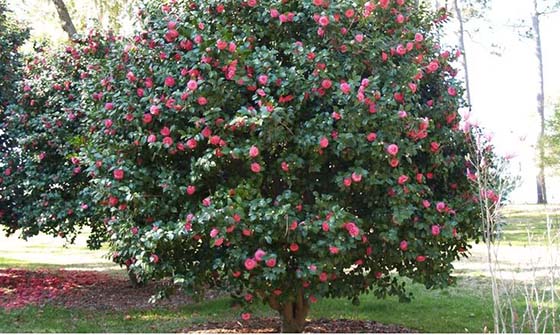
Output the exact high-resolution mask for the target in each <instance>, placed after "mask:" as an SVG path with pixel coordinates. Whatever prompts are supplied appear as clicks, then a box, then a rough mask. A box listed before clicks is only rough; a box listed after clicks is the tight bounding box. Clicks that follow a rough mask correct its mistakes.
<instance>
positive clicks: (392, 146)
mask: <svg viewBox="0 0 560 335" xmlns="http://www.w3.org/2000/svg"><path fill="white" fill-rule="evenodd" d="M398 152H399V146H398V145H396V144H389V145H388V146H387V153H388V154H389V155H391V156H395V155H396V154H397V153H398Z"/></svg>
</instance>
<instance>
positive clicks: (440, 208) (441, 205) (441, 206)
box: [436, 201, 447, 213]
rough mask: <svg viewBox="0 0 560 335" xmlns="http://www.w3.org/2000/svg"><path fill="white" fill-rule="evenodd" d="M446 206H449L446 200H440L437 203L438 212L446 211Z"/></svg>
mask: <svg viewBox="0 0 560 335" xmlns="http://www.w3.org/2000/svg"><path fill="white" fill-rule="evenodd" d="M446 207H447V206H446V205H445V202H441V201H440V202H438V203H437V204H436V210H437V211H438V212H440V213H441V212H443V211H445V208H446Z"/></svg>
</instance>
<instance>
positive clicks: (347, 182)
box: [342, 178, 352, 187]
mask: <svg viewBox="0 0 560 335" xmlns="http://www.w3.org/2000/svg"><path fill="white" fill-rule="evenodd" d="M342 183H343V184H344V186H346V187H350V186H351V185H352V178H344V180H343V181H342Z"/></svg>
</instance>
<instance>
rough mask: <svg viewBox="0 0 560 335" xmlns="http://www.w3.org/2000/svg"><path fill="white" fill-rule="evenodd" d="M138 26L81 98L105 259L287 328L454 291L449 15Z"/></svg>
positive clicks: (473, 217)
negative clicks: (443, 44) (327, 310)
mask: <svg viewBox="0 0 560 335" xmlns="http://www.w3.org/2000/svg"><path fill="white" fill-rule="evenodd" d="M141 14H142V15H143V22H144V30H143V31H141V32H140V33H138V34H137V35H136V36H135V37H134V39H133V42H131V43H130V44H129V45H127V46H125V47H124V48H123V49H120V48H118V47H116V48H112V49H111V50H110V53H109V54H108V55H107V57H106V58H105V59H104V60H103V62H107V63H106V66H103V67H101V68H100V71H99V70H97V68H95V67H93V68H94V69H96V70H95V71H94V70H92V71H90V72H89V74H90V75H91V76H92V77H96V78H97V79H96V80H93V81H90V82H88V83H90V84H91V87H89V88H87V91H88V92H90V93H91V92H93V94H85V95H84V96H85V97H87V98H90V99H86V100H87V101H86V102H84V103H85V104H86V105H84V109H86V110H88V111H91V113H89V114H88V122H90V129H91V130H92V131H91V138H90V141H88V144H89V145H88V146H87V147H86V148H83V149H82V150H81V153H80V158H83V159H81V161H84V162H86V163H87V164H88V167H87V171H88V172H89V173H91V175H92V176H93V177H92V179H91V180H90V186H89V187H88V188H87V189H85V191H84V192H85V193H87V194H88V195H89V198H90V199H92V200H93V202H94V203H96V204H99V206H100V207H99V208H100V210H102V211H103V212H104V216H105V218H106V222H107V225H108V229H109V232H110V234H111V240H112V247H113V248H114V250H115V255H116V257H118V258H121V259H122V260H123V261H125V262H128V264H130V265H131V268H132V269H133V270H134V271H136V272H137V273H138V274H139V275H140V276H142V277H144V278H162V277H172V278H173V281H174V282H175V283H176V284H180V285H182V286H184V288H185V289H188V290H190V291H191V292H195V293H196V292H200V290H203V289H204V288H205V287H208V285H216V284H218V285H220V284H222V285H227V287H228V288H230V290H231V292H233V293H232V294H233V295H234V296H235V297H236V298H238V301H239V303H241V304H243V305H244V306H245V308H247V310H250V308H251V305H252V304H253V303H254V302H256V301H258V300H261V301H263V302H264V303H266V304H268V305H269V306H270V307H272V308H273V309H275V310H277V311H278V312H279V314H280V315H281V317H282V320H283V330H284V331H292V332H296V331H301V330H302V329H303V326H304V323H305V318H306V315H307V313H308V312H309V308H310V304H311V303H313V302H314V301H315V300H316V299H318V298H329V297H341V296H342V297H349V298H352V299H354V301H356V302H358V296H359V295H360V294H362V293H365V292H369V291H370V290H372V291H374V292H375V294H376V295H377V296H379V297H384V296H386V295H397V296H399V297H400V298H401V299H402V300H406V299H408V298H409V294H408V293H407V291H406V289H405V284H404V282H403V281H402V278H403V277H409V278H412V279H413V280H414V281H418V282H422V283H425V285H426V286H427V287H428V288H437V287H445V286H447V285H449V284H451V283H453V278H452V276H451V271H452V265H451V262H452V261H453V260H455V259H457V258H460V257H462V255H464V252H465V251H467V250H468V248H469V243H470V241H472V240H473V239H478V238H480V237H481V236H482V235H481V234H482V231H481V226H480V224H481V223H480V221H479V213H478V210H477V208H476V206H474V205H473V204H474V203H473V202H474V201H476V199H478V190H476V191H474V190H473V189H472V186H471V185H470V183H469V182H468V179H469V178H471V179H472V178H476V171H472V170H471V168H472V169H474V167H472V166H469V164H468V161H467V159H466V156H467V155H468V152H469V147H470V145H472V141H473V139H472V138H471V137H470V132H469V131H468V127H466V128H465V131H463V130H461V127H460V125H459V122H460V117H459V115H458V113H457V110H458V108H459V107H460V106H461V105H462V103H463V100H462V98H461V95H462V93H463V89H462V87H461V84H460V82H459V81H457V80H456V79H455V78H454V77H455V75H456V73H457V72H456V70H455V69H453V68H452V67H451V65H450V62H451V61H453V60H455V59H456V57H457V55H458V53H456V52H452V51H445V50H440V49H439V48H438V47H436V45H439V41H438V40H437V38H436V36H437V35H438V31H439V30H440V29H441V23H442V22H443V21H445V18H446V17H447V13H446V12H445V11H444V10H440V11H439V12H438V13H436V14H430V13H428V12H426V11H425V10H417V9H416V8H415V7H413V6H412V2H409V1H400V0H399V1H380V2H379V3H375V4H374V3H371V2H368V3H365V4H363V5H362V4H358V3H357V2H354V1H349V0H343V1H336V2H328V3H327V2H324V1H320V0H316V1H298V2H285V3H278V2H277V1H268V0H262V1H258V2H257V1H252V0H249V1H246V2H227V3H223V4H220V3H216V2H214V1H197V2H192V1H180V0H179V1H176V2H170V3H168V4H163V5H162V4H161V2H159V1H149V2H148V3H147V6H146V8H145V9H144V10H143V11H142V12H141ZM489 163H491V162H489ZM484 197H486V198H488V199H491V201H497V200H498V199H497V198H496V197H495V194H493V193H492V190H490V189H489V190H485V191H484ZM395 273H398V274H399V277H397V276H395V275H394V274H395ZM242 317H243V318H244V319H247V318H249V317H250V314H249V313H248V312H247V313H243V314H242Z"/></svg>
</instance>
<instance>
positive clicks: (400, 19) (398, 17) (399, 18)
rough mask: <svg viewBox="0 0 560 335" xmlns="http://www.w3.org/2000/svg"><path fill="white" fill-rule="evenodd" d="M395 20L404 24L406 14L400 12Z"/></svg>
mask: <svg viewBox="0 0 560 335" xmlns="http://www.w3.org/2000/svg"><path fill="white" fill-rule="evenodd" d="M395 22H397V23H398V24H402V23H403V22H404V16H403V15H402V14H398V15H397V17H395Z"/></svg>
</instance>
